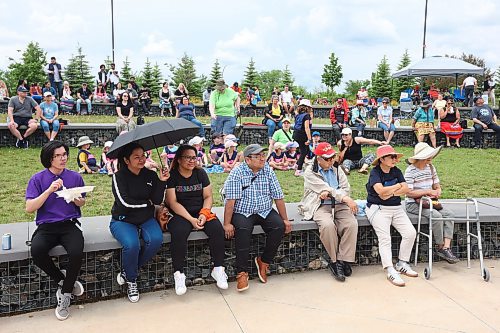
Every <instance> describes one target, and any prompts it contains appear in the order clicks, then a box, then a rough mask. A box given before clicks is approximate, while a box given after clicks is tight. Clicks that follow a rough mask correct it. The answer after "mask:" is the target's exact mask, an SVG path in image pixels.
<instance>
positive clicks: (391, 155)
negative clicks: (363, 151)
mask: <svg viewBox="0 0 500 333" xmlns="http://www.w3.org/2000/svg"><path fill="white" fill-rule="evenodd" d="M384 157H390V158H392V159H393V160H395V159H397V158H398V155H396V154H390V155H385V156H384Z"/></svg>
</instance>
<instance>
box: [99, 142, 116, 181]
mask: <svg viewBox="0 0 500 333" xmlns="http://www.w3.org/2000/svg"><path fill="white" fill-rule="evenodd" d="M112 145H113V141H106V142H105V143H104V148H103V149H102V153H101V162H100V164H99V166H100V168H101V169H100V170H99V173H102V174H107V175H108V176H112V175H113V174H114V173H115V172H116V171H118V159H116V158H108V157H107V156H106V154H107V153H108V151H109V149H110V148H111V146H112Z"/></svg>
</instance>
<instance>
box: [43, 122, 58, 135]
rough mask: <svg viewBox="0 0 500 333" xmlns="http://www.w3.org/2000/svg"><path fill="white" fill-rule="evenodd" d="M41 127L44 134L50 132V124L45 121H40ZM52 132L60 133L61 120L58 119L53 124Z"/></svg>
mask: <svg viewBox="0 0 500 333" xmlns="http://www.w3.org/2000/svg"><path fill="white" fill-rule="evenodd" d="M40 125H41V126H42V129H43V131H44V132H50V124H49V123H48V122H46V121H45V120H43V119H42V120H40ZM52 131H54V132H59V119H56V120H54V121H53V122H52Z"/></svg>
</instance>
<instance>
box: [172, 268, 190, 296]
mask: <svg viewBox="0 0 500 333" xmlns="http://www.w3.org/2000/svg"><path fill="white" fill-rule="evenodd" d="M174 280H175V293H176V294H177V295H178V296H182V295H184V294H185V293H186V291H187V288H186V275H184V273H181V272H179V271H177V272H175V273H174Z"/></svg>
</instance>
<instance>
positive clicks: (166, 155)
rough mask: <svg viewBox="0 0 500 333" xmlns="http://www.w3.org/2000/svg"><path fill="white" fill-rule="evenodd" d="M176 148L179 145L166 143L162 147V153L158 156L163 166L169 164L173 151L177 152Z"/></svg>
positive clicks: (172, 157) (172, 158) (173, 154)
mask: <svg viewBox="0 0 500 333" xmlns="http://www.w3.org/2000/svg"><path fill="white" fill-rule="evenodd" d="M178 148H179V147H177V146H176V145H168V146H165V147H163V153H161V155H160V158H161V160H162V161H163V164H165V166H168V167H169V166H170V164H171V163H172V161H173V160H174V157H175V153H176V152H177V149H178Z"/></svg>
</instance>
